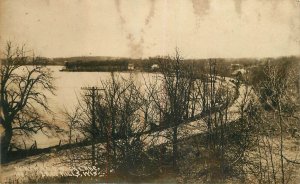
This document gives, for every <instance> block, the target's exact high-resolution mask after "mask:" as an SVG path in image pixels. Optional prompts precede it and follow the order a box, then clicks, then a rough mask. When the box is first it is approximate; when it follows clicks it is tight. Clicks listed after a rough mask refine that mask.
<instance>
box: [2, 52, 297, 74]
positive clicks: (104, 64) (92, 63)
mask: <svg viewBox="0 0 300 184" xmlns="http://www.w3.org/2000/svg"><path fill="white" fill-rule="evenodd" d="M164 59H167V57H160V56H157V57H149V58H143V59H142V58H140V59H133V58H121V57H105V56H79V57H66V58H46V57H40V58H39V59H38V60H35V61H34V62H35V63H33V62H32V60H31V59H30V57H28V58H27V60H26V63H23V64H25V65H32V64H45V65H57V66H64V67H63V69H62V70H61V71H70V72H97V71H100V72H101V71H102V72H111V71H122V72H123V71H132V70H134V71H142V72H159V71H160V69H159V66H160V62H162V61H163V60H164ZM210 60H214V61H215V62H218V66H219V67H220V68H222V70H219V72H224V73H223V74H222V75H225V76H227V75H230V73H228V72H229V71H230V72H232V69H233V67H232V66H234V65H240V66H241V67H242V68H247V69H248V70H250V71H251V70H252V69H255V68H256V67H255V66H258V65H261V64H263V63H265V62H267V61H272V62H282V61H291V62H294V61H296V62H298V61H300V56H285V57H277V58H260V59H258V58H210V59H184V62H183V63H184V64H185V65H186V66H193V68H194V69H195V68H197V69H199V70H203V69H204V67H205V64H206V63H207V62H209V61H210ZM1 61H2V60H1ZM23 61H24V60H23ZM2 62H3V61H2ZM37 62H38V63H37ZM153 66H156V67H153Z"/></svg>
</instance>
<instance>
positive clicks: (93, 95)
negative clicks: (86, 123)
mask: <svg viewBox="0 0 300 184" xmlns="http://www.w3.org/2000/svg"><path fill="white" fill-rule="evenodd" d="M81 89H82V90H87V91H89V94H87V95H86V96H89V97H91V98H92V109H91V111H92V165H93V166H95V160H96V159H95V152H96V151H95V142H96V131H97V126H96V115H95V105H96V104H95V103H96V97H97V93H96V92H98V91H100V90H104V89H102V88H98V87H94V86H93V87H82V88H81Z"/></svg>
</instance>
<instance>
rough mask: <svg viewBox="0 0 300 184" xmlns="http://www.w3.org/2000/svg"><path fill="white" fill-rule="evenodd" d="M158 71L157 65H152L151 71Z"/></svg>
mask: <svg viewBox="0 0 300 184" xmlns="http://www.w3.org/2000/svg"><path fill="white" fill-rule="evenodd" d="M158 69H159V66H158V64H153V65H152V66H151V70H158Z"/></svg>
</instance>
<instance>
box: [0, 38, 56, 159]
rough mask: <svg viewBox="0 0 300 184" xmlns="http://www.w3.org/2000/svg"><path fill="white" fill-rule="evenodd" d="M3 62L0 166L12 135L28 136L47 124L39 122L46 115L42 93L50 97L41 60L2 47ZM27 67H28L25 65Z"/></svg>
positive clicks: (14, 48) (11, 47)
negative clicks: (2, 129) (43, 114)
mask: <svg viewBox="0 0 300 184" xmlns="http://www.w3.org/2000/svg"><path fill="white" fill-rule="evenodd" d="M3 54H4V59H2V61H1V70H0V75H1V91H0V99H1V103H0V104H1V105H2V115H1V116H2V117H1V125H2V127H3V128H4V133H3V135H2V136H1V162H5V161H6V160H7V153H8V148H9V146H10V143H11V140H12V137H13V136H14V135H16V134H26V135H31V134H33V133H37V132H38V131H43V132H44V130H45V128H50V127H51V126H50V124H49V123H47V122H45V121H44V120H43V118H42V114H41V112H42V113H44V112H50V109H49V107H48V103H47V96H46V93H47V92H48V93H49V92H50V94H53V93H54V90H55V87H54V86H53V83H52V82H53V77H52V72H51V70H50V69H49V68H47V67H46V65H45V63H43V62H42V59H41V58H37V57H34V56H31V57H29V56H27V51H26V50H25V48H24V47H18V46H14V45H13V44H12V43H11V42H8V43H7V44H6V48H5V50H4V53H3ZM27 64H30V65H27Z"/></svg>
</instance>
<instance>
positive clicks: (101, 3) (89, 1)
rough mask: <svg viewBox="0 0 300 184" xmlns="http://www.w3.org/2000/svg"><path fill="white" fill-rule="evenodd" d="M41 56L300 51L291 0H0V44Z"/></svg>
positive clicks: (299, 15) (299, 6) (299, 11)
mask: <svg viewBox="0 0 300 184" xmlns="http://www.w3.org/2000/svg"><path fill="white" fill-rule="evenodd" d="M7 40H11V41H13V42H15V43H25V44H26V45H27V47H28V48H31V49H33V50H34V51H35V53H36V54H38V55H40V56H45V57H68V56H83V55H87V56H88V55H92V56H122V57H148V56H156V55H167V54H172V53H173V52H174V49H175V47H176V46H177V47H178V48H179V49H180V51H181V53H182V55H183V56H184V57H185V58H209V57H235V58H237V57H276V56H283V55H300V2H297V0H0V46H1V50H2V49H3V46H4V43H5V42H6V41H7Z"/></svg>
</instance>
